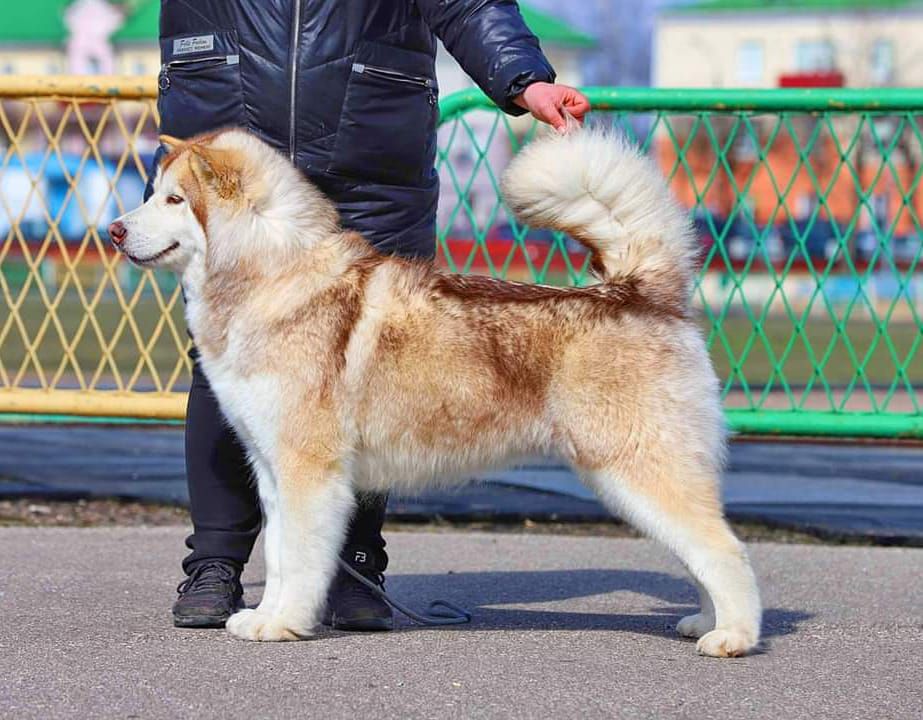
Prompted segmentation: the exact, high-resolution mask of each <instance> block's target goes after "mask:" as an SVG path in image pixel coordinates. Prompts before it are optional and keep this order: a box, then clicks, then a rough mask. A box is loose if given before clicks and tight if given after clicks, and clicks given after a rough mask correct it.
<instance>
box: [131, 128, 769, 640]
mask: <svg viewBox="0 0 923 720" xmlns="http://www.w3.org/2000/svg"><path fill="white" fill-rule="evenodd" d="M164 141H165V142H166V143H168V144H169V145H170V146H171V152H170V153H169V155H168V156H167V157H166V158H165V159H164V161H163V163H162V165H161V167H160V169H159V171H158V175H157V178H156V181H155V184H154V188H155V192H154V195H153V196H152V197H151V198H150V200H149V201H148V202H147V203H146V204H145V205H143V206H142V207H141V208H139V209H137V210H135V211H134V212H131V213H129V214H127V215H125V216H124V217H123V218H121V219H120V222H121V223H122V224H123V228H122V229H123V230H124V231H125V232H124V234H122V233H121V232H120V233H117V234H119V235H121V237H122V242H121V243H120V249H121V250H122V251H123V252H124V253H125V254H126V255H128V257H129V258H130V259H132V260H133V261H134V262H135V263H137V264H139V265H141V266H144V267H151V266H159V267H168V268H172V269H173V270H175V271H176V272H178V273H179V274H180V275H181V278H182V283H183V287H184V289H185V293H186V301H187V319H188V323H189V327H190V329H191V331H192V333H193V335H194V337H195V340H196V343H197V345H198V347H199V350H200V352H201V363H202V367H203V369H204V371H205V374H206V375H207V377H208V379H209V381H210V383H211V385H212V388H213V389H214V392H215V394H216V395H217V397H218V400H219V402H220V405H221V408H222V410H223V412H224V414H225V415H226V416H227V419H228V420H229V421H230V423H231V425H232V426H233V427H234V429H235V431H236V432H237V434H238V435H239V436H240V437H241V439H242V440H243V442H244V443H245V444H246V447H247V449H248V451H249V453H250V457H251V459H252V462H253V466H254V468H255V470H256V474H257V476H258V482H259V492H260V497H261V499H262V503H263V507H264V512H265V521H266V528H265V530H266V543H265V545H266V571H267V578H266V589H265V592H264V595H263V600H262V602H261V603H260V605H259V607H257V608H256V609H251V610H243V611H241V612H239V613H237V614H236V615H234V616H233V617H232V618H231V619H230V621H229V622H228V624H227V627H228V630H229V631H230V632H231V633H233V634H234V635H236V636H238V637H241V638H246V639H250V640H294V639H298V638H304V637H307V636H309V635H310V634H311V631H312V628H313V627H314V626H315V624H316V623H317V622H318V620H319V618H320V616H321V612H322V610H323V603H324V600H325V598H326V595H327V587H328V585H329V583H330V580H331V577H332V575H333V574H334V570H335V565H336V558H337V555H338V552H339V549H340V546H341V543H342V541H343V538H344V531H345V530H344V529H345V526H346V524H347V521H348V518H349V516H350V513H351V511H352V509H353V502H354V500H353V498H354V491H355V490H357V489H365V490H384V489H386V488H390V487H395V486H400V487H401V488H402V489H405V490H406V489H408V488H419V487H422V486H424V485H426V484H428V483H433V482H446V479H447V478H453V477H456V478H457V477H462V476H464V474H465V473H469V472H470V471H471V470H475V469H481V468H484V467H485V466H489V465H497V464H503V463H506V462H508V461H509V460H510V459H512V458H518V457H522V456H524V455H527V454H532V453H543V454H554V455H557V456H559V457H562V458H564V459H566V460H567V461H569V462H570V463H571V464H572V465H573V467H574V468H576V470H577V471H578V472H579V473H580V475H581V477H582V478H583V479H584V480H585V482H586V483H587V484H588V485H589V486H590V487H592V488H593V489H594V490H596V492H598V494H599V496H600V498H601V500H602V501H603V502H604V503H605V504H606V505H607V506H608V507H609V508H611V510H612V511H613V512H616V513H618V514H620V515H621V516H623V517H624V518H625V519H626V520H628V521H629V522H631V523H633V524H634V525H635V526H637V527H638V528H640V529H641V530H642V531H643V532H645V533H647V534H648V535H650V536H652V537H654V538H657V539H659V540H660V541H662V542H663V543H664V544H665V545H667V546H668V547H669V548H670V549H671V550H673V552H675V553H676V555H678V556H679V558H680V560H681V561H682V562H683V564H684V565H685V566H686V567H687V568H688V570H689V572H690V573H691V574H692V575H693V577H694V578H695V581H696V584H697V586H698V588H699V595H700V598H701V605H702V609H701V612H700V613H698V614H697V615H693V616H691V617H687V618H684V619H683V620H682V621H681V622H680V623H679V626H678V631H679V632H680V633H681V634H682V635H685V636H689V637H697V638H699V641H698V649H699V651H700V652H702V653H705V654H707V655H715V656H729V655H731V656H733V655H740V654H743V653H745V652H747V651H748V650H750V649H751V648H752V647H753V646H754V645H755V644H756V643H757V641H758V637H759V629H760V602H759V596H758V592H757V587H756V582H755V580H754V576H753V573H752V571H751V569H750V565H749V563H748V560H747V556H746V552H745V550H744V548H743V546H742V545H741V543H740V542H739V541H738V540H737V539H736V538H735V537H734V535H733V534H732V533H731V531H730V529H729V528H728V525H727V523H726V522H725V520H724V517H723V515H722V507H721V500H720V495H719V473H720V470H721V467H722V463H723V459H724V454H725V430H724V426H723V424H722V413H721V407H720V403H719V397H718V383H717V380H716V378H715V375H714V372H713V370H712V367H711V363H710V361H709V358H708V354H707V352H706V349H705V344H704V342H703V339H702V336H701V334H700V332H699V330H698V328H697V326H696V324H695V322H694V321H693V319H692V318H691V316H690V309H689V297H690V294H691V283H692V277H693V261H694V255H695V243H694V241H693V236H692V234H691V231H690V227H689V224H688V222H687V220H686V217H685V214H684V212H683V211H682V210H681V209H680V208H679V207H678V205H677V204H676V203H675V202H674V201H673V199H672V198H671V196H670V194H669V192H668V190H667V188H666V186H665V184H664V182H663V180H662V178H661V177H660V175H659V174H658V172H657V171H656V169H654V168H653V167H652V166H651V165H650V164H649V163H648V161H647V160H645V159H644V158H642V157H641V156H639V155H638V154H637V153H636V152H635V151H634V150H633V149H631V148H629V147H627V146H626V145H625V144H624V143H623V142H622V141H620V140H619V139H617V138H615V137H613V136H611V135H606V134H603V133H599V132H595V131H578V132H574V133H570V134H568V135H565V136H549V137H548V138H545V139H540V140H537V141H535V142H534V143H532V144H531V145H530V146H529V147H527V148H526V149H525V150H524V151H523V152H522V153H520V154H519V155H518V156H517V158H516V159H515V160H514V161H513V163H512V165H511V167H510V168H509V170H508V171H507V173H506V176H505V181H504V188H505V196H506V200H507V201H508V202H509V204H510V206H511V207H512V208H513V209H514V210H515V211H516V212H517V213H518V215H519V217H521V218H522V219H523V220H524V221H526V222H528V223H530V224H532V225H534V226H536V227H538V226H541V227H549V228H555V229H559V230H564V231H566V232H568V233H569V234H570V235H571V236H573V237H575V238H577V239H579V240H580V241H582V242H583V243H585V244H586V245H587V246H588V247H589V248H590V249H591V250H592V251H593V253H594V255H593V267H594V268H595V269H596V270H597V272H598V274H599V276H600V279H601V282H600V284H598V285H595V286H593V287H590V288H585V289H558V288H550V287H541V286H533V285H523V284H515V283H508V282H501V281H497V280H491V279H487V278H483V277H462V276H457V275H450V274H444V273H442V272H439V271H438V270H436V269H434V268H433V267H432V266H431V265H429V264H425V263H419V262H410V261H407V260H402V259H398V258H394V257H385V256H382V255H379V254H377V253H376V252H375V251H374V250H373V249H372V248H371V247H370V246H369V245H368V244H367V243H366V242H364V241H363V239H362V238H361V237H359V236H358V235H357V234H355V233H351V232H346V231H344V230H342V229H341V228H340V226H339V221H338V217H337V213H336V211H335V208H334V207H333V205H332V204H331V203H330V202H329V201H328V200H327V199H326V198H325V197H324V196H323V195H322V194H321V193H320V192H319V191H318V190H317V189H316V188H315V187H313V186H312V185H311V184H310V183H308V182H307V181H306V180H305V179H304V178H303V177H302V176H301V175H300V173H299V172H298V171H297V170H296V169H295V168H293V167H292V166H291V165H290V164H289V163H288V162H287V161H286V160H285V159H284V158H283V157H282V156H280V155H278V154H276V153H275V152H273V151H272V150H270V149H269V148H268V147H267V146H265V145H264V144H263V143H262V142H260V141H259V140H258V139H256V138H255V137H254V136H252V135H249V134H247V133H245V132H243V131H240V130H228V131H223V132H219V133H214V134H211V135H206V136H201V137H199V138H195V139H193V140H190V141H188V142H180V141H175V140H172V139H170V138H165V139H164Z"/></svg>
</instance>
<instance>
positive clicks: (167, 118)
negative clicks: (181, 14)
mask: <svg viewBox="0 0 923 720" xmlns="http://www.w3.org/2000/svg"><path fill="white" fill-rule="evenodd" d="M161 58H162V65H161V68H160V76H159V78H158V89H159V94H158V101H157V107H158V109H159V111H160V128H161V131H162V132H164V133H166V134H167V135H173V136H175V137H178V138H188V137H191V136H193V135H197V134H199V133H202V132H208V131H210V130H215V129H217V128H221V127H227V126H231V125H243V124H245V121H246V116H245V111H244V102H243V90H242V84H241V78H240V54H239V47H238V44H237V38H236V35H235V34H234V33H233V32H230V31H223V32H209V33H202V34H199V35H190V34H185V35H182V36H176V37H166V38H163V39H162V40H161Z"/></svg>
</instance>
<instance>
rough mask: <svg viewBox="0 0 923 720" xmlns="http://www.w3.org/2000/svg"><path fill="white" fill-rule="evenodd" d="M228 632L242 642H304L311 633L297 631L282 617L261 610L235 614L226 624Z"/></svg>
mask: <svg viewBox="0 0 923 720" xmlns="http://www.w3.org/2000/svg"><path fill="white" fill-rule="evenodd" d="M225 627H226V628H227V631H228V632H229V633H231V635H233V636H234V637H238V638H240V639H242V640H254V641H257V642H286V641H292V640H304V639H306V638H308V637H310V636H311V633H310V632H309V631H303V630H296V629H294V628H292V627H290V623H287V622H286V621H285V618H284V617H283V616H280V615H270V614H269V613H265V612H260V611H259V610H241V611H240V612H237V613H234V614H233V615H231V617H230V618H229V619H228V621H227V623H226V624H225Z"/></svg>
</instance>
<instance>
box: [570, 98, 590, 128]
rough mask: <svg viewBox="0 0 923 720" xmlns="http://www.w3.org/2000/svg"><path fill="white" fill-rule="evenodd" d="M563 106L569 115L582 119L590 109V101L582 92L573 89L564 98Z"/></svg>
mask: <svg viewBox="0 0 923 720" xmlns="http://www.w3.org/2000/svg"><path fill="white" fill-rule="evenodd" d="M565 108H566V109H567V111H568V112H569V113H570V114H571V115H573V116H574V117H575V118H577V119H578V120H580V121H582V120H583V116H584V115H586V114H587V113H588V112H589V111H590V101H589V100H588V99H587V98H586V97H585V96H584V95H583V94H582V93H579V92H576V91H575V92H573V93H570V94H569V95H568V96H567V98H566V99H565Z"/></svg>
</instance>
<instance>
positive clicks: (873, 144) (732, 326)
mask: <svg viewBox="0 0 923 720" xmlns="http://www.w3.org/2000/svg"><path fill="white" fill-rule="evenodd" d="M588 94H589V96H590V99H591V101H592V104H593V107H594V110H595V111H596V112H594V113H593V114H592V118H591V120H590V122H594V123H602V124H612V125H615V126H617V127H618V128H620V129H621V130H622V131H623V132H625V133H626V134H628V135H629V136H630V137H632V138H633V139H634V140H635V141H637V142H638V143H639V144H640V145H641V147H643V148H644V149H645V150H646V151H647V152H649V153H650V154H651V155H652V156H653V158H654V159H655V161H656V162H657V163H658V164H659V165H660V166H661V167H662V169H663V171H664V173H665V174H666V175H667V176H668V177H669V178H670V183H671V187H672V188H673V190H674V192H675V193H676V194H677V195H678V196H679V198H680V199H681V201H683V202H684V203H685V204H686V205H687V207H689V210H690V214H691V215H692V217H693V221H694V223H695V226H696V230H697V233H698V235H699V237H700V239H701V242H702V271H701V274H700V276H699V280H698V283H697V285H696V289H695V298H694V300H695V303H696V305H697V307H698V308H699V309H700V311H701V322H702V325H703V328H704V330H705V332H706V333H707V336H708V342H709V346H710V348H711V353H712V357H713V359H714V362H715V365H716V367H717V369H718V371H719V375H720V376H721V377H722V379H723V383H724V384H723V395H724V402H725V406H726V408H727V415H728V418H729V422H730V424H731V426H732V428H734V429H736V430H738V431H742V432H749V433H775V434H795V435H840V436H872V437H917V438H920V437H923V415H921V405H920V401H921V389H923V361H921V360H923V353H921V352H920V344H921V341H923V324H921V319H920V318H921V315H923V273H921V270H920V257H921V251H923V242H921V239H923V233H921V223H920V218H921V216H923V197H921V195H923V190H921V189H920V187H919V185H920V181H921V160H923V134H921V122H920V121H921V117H920V116H921V113H923V91H919V90H824V91H820V90H815V91H810V90H809V91H806V90H792V91H785V90H771V91H755V92H754V91H724V90H722V91H696V90H690V91H676V90H649V89H643V90H614V89H611V88H591V89H589V90H588ZM535 131H536V128H535V124H534V122H532V121H531V120H521V119H510V118H507V117H506V116H504V115H502V114H501V113H499V112H498V111H497V110H496V109H494V108H493V107H492V106H491V104H490V102H489V101H488V100H487V99H486V98H485V97H484V96H483V95H482V94H480V93H479V92H477V91H469V92H464V93H459V94H456V95H453V96H450V97H448V98H446V99H445V100H444V101H443V103H442V127H441V130H440V150H439V159H438V161H439V169H440V173H441V176H442V181H443V196H442V198H441V202H440V223H439V225H440V231H439V239H438V242H439V256H440V259H441V261H442V262H444V263H445V264H446V265H447V266H448V267H449V268H450V269H452V270H456V271H460V272H482V273H488V274H491V275H495V276H499V277H514V278H517V279H527V280H534V281H537V282H545V283H556V284H572V283H573V284H581V283H584V282H588V281H589V280H588V277H587V267H588V266H587V258H586V255H585V254H584V252H583V251H582V249H581V248H579V246H577V245H576V244H574V243H572V242H570V241H569V240H568V239H567V238H566V237H562V236H560V235H554V236H553V235H548V234H542V233H534V232H532V231H530V230H529V229H528V228H525V227H521V226H519V225H517V223H516V221H515V220H514V219H513V218H512V217H511V216H510V215H509V213H508V212H507V210H506V208H505V207H504V206H503V204H502V201H501V199H500V197H499V193H498V189H497V185H498V178H499V175H500V173H501V171H502V166H503V164H504V163H505V162H506V161H507V160H508V158H509V157H510V155H511V154H512V153H513V152H515V151H516V149H517V148H518V147H519V146H520V145H521V144H522V143H523V142H528V140H529V139H530V137H531V136H532V135H533V134H534V133H535ZM562 162H566V158H562Z"/></svg>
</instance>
